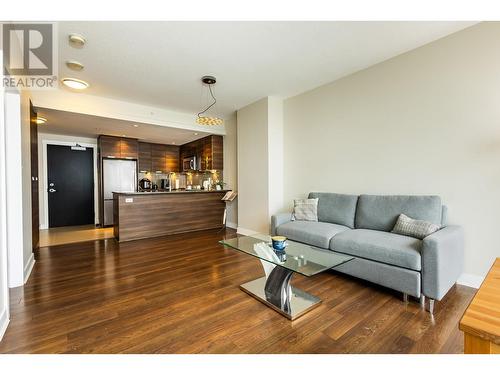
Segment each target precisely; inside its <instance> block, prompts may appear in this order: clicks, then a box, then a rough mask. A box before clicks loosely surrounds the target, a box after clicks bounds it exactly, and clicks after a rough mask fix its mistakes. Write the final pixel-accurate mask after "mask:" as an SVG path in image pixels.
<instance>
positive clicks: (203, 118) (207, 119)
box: [196, 76, 224, 125]
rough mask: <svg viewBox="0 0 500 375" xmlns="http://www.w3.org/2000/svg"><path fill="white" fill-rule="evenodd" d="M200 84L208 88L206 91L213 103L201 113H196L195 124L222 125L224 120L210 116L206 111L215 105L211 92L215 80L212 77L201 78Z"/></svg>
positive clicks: (215, 101) (215, 100)
mask: <svg viewBox="0 0 500 375" xmlns="http://www.w3.org/2000/svg"><path fill="white" fill-rule="evenodd" d="M201 82H202V83H203V84H205V85H207V86H208V91H209V93H210V96H211V97H212V100H213V102H212V103H211V104H209V105H208V107H207V108H205V109H204V110H203V111H201V112H199V113H198V118H197V119H196V122H197V123H198V124H200V125H222V124H223V123H224V120H223V119H221V118H220V117H217V116H210V115H209V113H208V111H209V110H210V109H211V108H213V107H214V106H215V104H216V103H217V99H215V95H214V93H213V91H212V85H214V84H215V83H216V82H217V80H216V78H215V77H213V76H203V77H201Z"/></svg>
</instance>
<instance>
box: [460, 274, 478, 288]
mask: <svg viewBox="0 0 500 375" xmlns="http://www.w3.org/2000/svg"><path fill="white" fill-rule="evenodd" d="M483 280H484V277H482V276H478V275H473V274H470V273H463V274H462V275H460V277H459V278H458V280H457V284H460V285H465V286H470V287H471V288H476V289H479V287H480V286H481V284H482V282H483Z"/></svg>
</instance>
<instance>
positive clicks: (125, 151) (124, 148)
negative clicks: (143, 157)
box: [120, 138, 139, 159]
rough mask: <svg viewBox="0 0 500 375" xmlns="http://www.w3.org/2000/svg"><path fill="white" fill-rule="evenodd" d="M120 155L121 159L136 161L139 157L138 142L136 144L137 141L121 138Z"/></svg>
mask: <svg viewBox="0 0 500 375" xmlns="http://www.w3.org/2000/svg"><path fill="white" fill-rule="evenodd" d="M120 155H121V158H122V159H137V158H138V157H139V142H137V139H132V138H121V139H120Z"/></svg>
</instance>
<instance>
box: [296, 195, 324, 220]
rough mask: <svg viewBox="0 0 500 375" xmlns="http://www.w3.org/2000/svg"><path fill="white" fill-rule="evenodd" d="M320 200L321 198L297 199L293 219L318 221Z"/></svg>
mask: <svg viewBox="0 0 500 375" xmlns="http://www.w3.org/2000/svg"><path fill="white" fill-rule="evenodd" d="M318 200H319V198H312V199H295V200H294V201H293V215H292V220H303V221H318Z"/></svg>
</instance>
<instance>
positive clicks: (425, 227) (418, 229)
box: [392, 214, 441, 240]
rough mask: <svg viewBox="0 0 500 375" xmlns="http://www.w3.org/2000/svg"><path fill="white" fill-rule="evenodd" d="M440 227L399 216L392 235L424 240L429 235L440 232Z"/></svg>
mask: <svg viewBox="0 0 500 375" xmlns="http://www.w3.org/2000/svg"><path fill="white" fill-rule="evenodd" d="M440 228H441V227H440V226H439V225H436V224H433V223H429V222H428V221H424V220H415V219H412V218H411V217H408V216H406V215H404V214H401V215H399V217H398V221H396V225H394V228H393V229H392V233H397V234H402V235H404V236H410V237H415V238H418V239H420V240H423V239H424V238H425V237H427V236H428V235H429V234H432V233H434V232H436V231H438V230H439V229H440Z"/></svg>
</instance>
